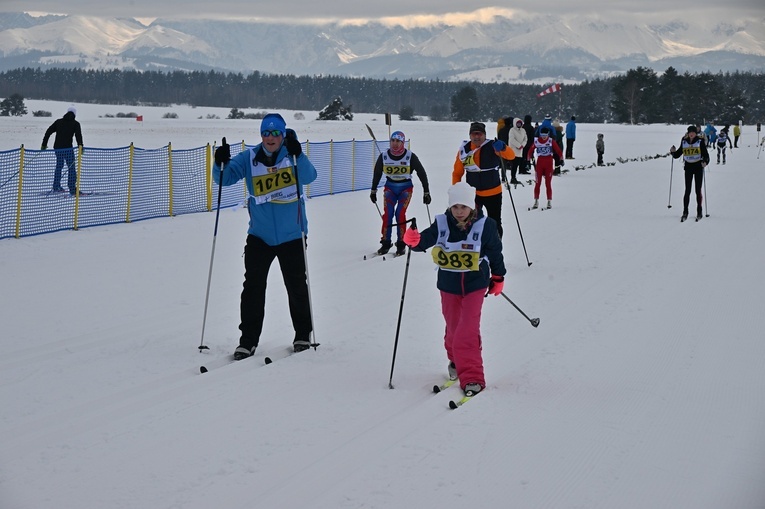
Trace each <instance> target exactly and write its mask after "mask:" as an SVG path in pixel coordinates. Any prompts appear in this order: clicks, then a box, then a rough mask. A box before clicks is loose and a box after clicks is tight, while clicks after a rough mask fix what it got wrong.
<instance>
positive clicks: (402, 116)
mask: <svg viewBox="0 0 765 509" xmlns="http://www.w3.org/2000/svg"><path fill="white" fill-rule="evenodd" d="M398 119H399V120H417V117H415V116H414V108H412V107H411V106H404V107H403V108H401V111H399V112H398Z"/></svg>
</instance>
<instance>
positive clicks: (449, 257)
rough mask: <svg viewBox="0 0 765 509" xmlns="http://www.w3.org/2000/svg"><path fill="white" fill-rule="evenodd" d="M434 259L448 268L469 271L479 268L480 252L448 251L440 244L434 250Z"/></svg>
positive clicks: (442, 266)
mask: <svg viewBox="0 0 765 509" xmlns="http://www.w3.org/2000/svg"><path fill="white" fill-rule="evenodd" d="M432 255H433V261H434V262H435V263H436V265H438V266H439V267H441V268H442V269H446V270H454V271H464V272H466V271H469V270H478V269H479V258H478V253H477V252H475V251H451V252H448V253H447V252H446V251H444V250H443V249H442V248H441V247H440V246H435V247H434V248H433V250H432Z"/></svg>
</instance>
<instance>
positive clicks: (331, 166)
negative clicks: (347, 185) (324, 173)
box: [329, 140, 335, 194]
mask: <svg viewBox="0 0 765 509" xmlns="http://www.w3.org/2000/svg"><path fill="white" fill-rule="evenodd" d="M334 164H335V141H334V140H329V194H333V193H334V178H333V176H334V174H335V167H334Z"/></svg>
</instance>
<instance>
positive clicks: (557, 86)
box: [537, 83, 563, 97]
mask: <svg viewBox="0 0 765 509" xmlns="http://www.w3.org/2000/svg"><path fill="white" fill-rule="evenodd" d="M561 88H563V85H561V84H560V83H556V84H554V85H553V86H551V87H548V88H546V89H544V90H542V91H541V92H539V93H538V94H537V97H542V96H543V95H547V94H552V93H554V92H557V91H558V90H560V89H561Z"/></svg>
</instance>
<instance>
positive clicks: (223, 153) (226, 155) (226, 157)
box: [215, 137, 231, 166]
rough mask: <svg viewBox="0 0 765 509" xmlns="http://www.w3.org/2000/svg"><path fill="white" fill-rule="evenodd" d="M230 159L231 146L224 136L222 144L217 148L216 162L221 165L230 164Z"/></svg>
mask: <svg viewBox="0 0 765 509" xmlns="http://www.w3.org/2000/svg"><path fill="white" fill-rule="evenodd" d="M230 160H231V148H230V147H229V146H228V143H226V138H225V137H224V138H223V141H222V142H221V146H220V147H218V148H216V149H215V164H217V165H218V166H221V165H223V164H228V162H229V161H230Z"/></svg>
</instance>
